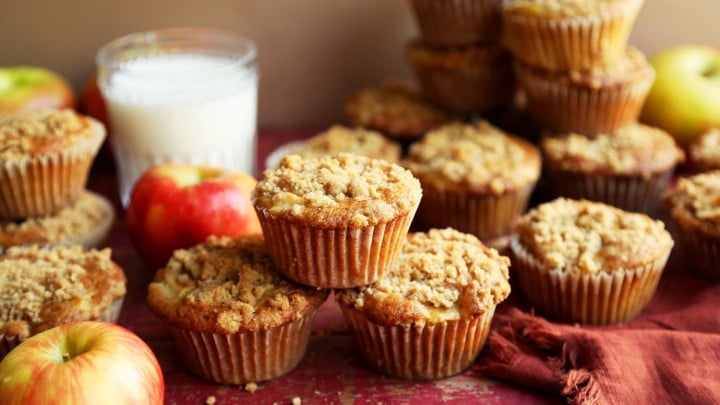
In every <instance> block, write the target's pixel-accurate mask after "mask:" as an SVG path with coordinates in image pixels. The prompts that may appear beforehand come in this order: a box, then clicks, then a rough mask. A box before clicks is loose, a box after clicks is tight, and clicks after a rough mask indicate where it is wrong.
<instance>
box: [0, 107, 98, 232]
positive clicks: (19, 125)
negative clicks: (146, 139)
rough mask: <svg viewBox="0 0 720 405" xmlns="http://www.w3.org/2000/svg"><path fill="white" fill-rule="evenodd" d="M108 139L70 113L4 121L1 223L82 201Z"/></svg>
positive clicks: (0, 122)
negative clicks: (97, 158)
mask: <svg viewBox="0 0 720 405" xmlns="http://www.w3.org/2000/svg"><path fill="white" fill-rule="evenodd" d="M104 139H105V127H104V126H103V125H102V124H101V123H100V122H99V121H97V120H95V119H93V118H91V117H88V116H83V115H79V114H77V113H76V112H75V111H73V110H70V109H65V110H51V109H47V110H42V111H35V112H28V113H18V114H9V115H4V116H0V218H3V219H19V218H28V217H35V216H43V215H51V214H54V213H56V212H57V211H59V210H60V209H62V208H63V207H65V206H67V205H70V204H72V203H74V202H75V201H77V199H78V198H79V197H80V194H81V192H82V190H84V189H85V183H86V182H87V177H88V173H89V171H90V166H91V164H92V162H93V160H94V159H95V155H96V154H97V152H98V150H99V149H100V145H101V144H102V141H103V140H104Z"/></svg>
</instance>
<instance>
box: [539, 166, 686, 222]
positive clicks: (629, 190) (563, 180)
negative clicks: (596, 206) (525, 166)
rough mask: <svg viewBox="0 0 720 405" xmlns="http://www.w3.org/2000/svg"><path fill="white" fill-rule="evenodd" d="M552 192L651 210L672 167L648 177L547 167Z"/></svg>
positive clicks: (646, 210) (649, 211) (656, 203)
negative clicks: (569, 170)
mask: <svg viewBox="0 0 720 405" xmlns="http://www.w3.org/2000/svg"><path fill="white" fill-rule="evenodd" d="M545 173H546V174H547V178H548V180H549V183H550V185H551V189H552V193H553V194H554V195H562V196H564V197H567V198H571V199H576V200H579V199H586V200H591V201H598V202H604V203H606V204H609V205H613V206H615V207H618V208H621V209H623V210H626V211H634V212H642V213H648V214H649V213H652V212H653V211H654V210H655V209H656V208H657V205H658V202H659V201H660V194H662V192H663V190H665V188H666V187H667V185H668V183H669V181H670V179H671V177H672V169H669V170H667V171H664V172H660V173H655V174H652V175H651V176H648V177H643V176H641V175H637V176H625V175H616V176H612V175H602V174H591V173H574V172H567V171H562V170H560V169H556V168H552V167H548V168H547V170H546V172H545Z"/></svg>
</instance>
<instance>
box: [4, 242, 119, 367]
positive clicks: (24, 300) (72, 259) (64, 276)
mask: <svg viewBox="0 0 720 405" xmlns="http://www.w3.org/2000/svg"><path fill="white" fill-rule="evenodd" d="M110 254H111V252H110V249H103V250H95V249H91V250H86V249H83V248H82V247H80V246H69V247H54V248H47V249H42V248H39V247H37V246H27V247H18V246H16V247H11V248H9V249H7V250H6V251H5V253H4V255H2V256H0V357H4V356H5V354H7V353H8V352H9V351H10V350H11V349H12V348H13V347H15V346H17V345H18V344H19V343H20V342H22V341H23V340H24V339H26V338H28V337H30V336H33V335H35V334H37V333H39V332H42V331H44V330H46V329H50V328H52V327H55V326H58V325H61V324H64V323H68V322H77V321H86V320H97V321H105V322H115V321H117V319H118V317H119V316H120V310H121V309H122V303H123V299H124V297H125V292H126V284H127V280H126V278H125V273H124V272H123V270H122V269H121V268H120V266H118V265H117V264H116V263H115V262H113V261H112V260H111V258H110Z"/></svg>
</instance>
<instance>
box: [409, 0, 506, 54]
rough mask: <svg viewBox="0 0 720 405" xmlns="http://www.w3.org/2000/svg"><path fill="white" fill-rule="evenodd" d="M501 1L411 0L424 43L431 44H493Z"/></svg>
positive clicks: (497, 28)
mask: <svg viewBox="0 0 720 405" xmlns="http://www.w3.org/2000/svg"><path fill="white" fill-rule="evenodd" d="M500 3H501V1H500V0H445V1H437V0H412V1H411V2H410V5H411V7H412V10H413V13H414V15H415V20H416V22H417V25H418V28H419V29H420V34H421V36H422V39H423V42H425V43H427V44H429V45H434V46H455V45H470V44H475V43H496V42H498V41H499V39H500V32H501V31H500Z"/></svg>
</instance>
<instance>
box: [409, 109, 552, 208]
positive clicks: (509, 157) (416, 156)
mask: <svg viewBox="0 0 720 405" xmlns="http://www.w3.org/2000/svg"><path fill="white" fill-rule="evenodd" d="M403 165H404V166H405V167H407V168H408V169H410V171H411V172H412V173H413V174H414V175H415V176H417V177H418V178H419V179H420V181H421V182H422V183H429V184H434V185H435V187H437V188H439V189H447V188H457V189H460V190H467V191H469V192H477V193H493V194H496V195H500V194H503V193H505V192H509V191H514V190H516V189H518V188H522V187H525V186H527V185H529V184H531V183H534V182H536V181H537V180H538V178H539V177H540V153H539V151H538V149H537V148H536V147H535V146H534V145H532V144H531V143H530V142H528V141H525V140H523V139H520V138H518V137H515V136H512V135H509V134H506V133H505V132H503V131H501V130H500V129H498V128H496V127H494V126H492V125H491V124H490V123H488V122H487V121H480V122H478V123H477V124H475V125H470V124H461V123H452V124H448V125H445V126H442V127H440V128H437V129H435V130H433V131H431V132H429V133H427V134H426V136H425V137H423V139H422V140H420V141H419V142H416V143H415V144H413V145H412V146H411V147H410V150H409V152H408V156H407V158H406V159H405V160H404V161H403Z"/></svg>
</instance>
